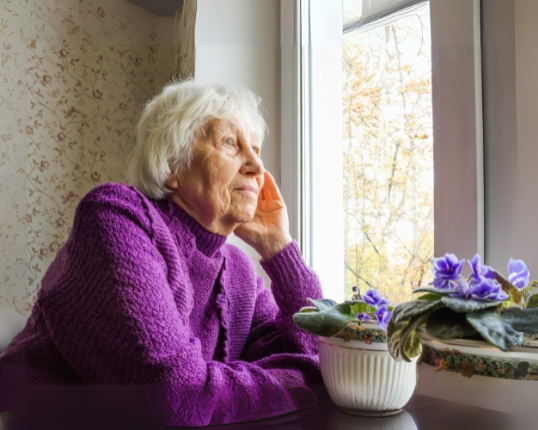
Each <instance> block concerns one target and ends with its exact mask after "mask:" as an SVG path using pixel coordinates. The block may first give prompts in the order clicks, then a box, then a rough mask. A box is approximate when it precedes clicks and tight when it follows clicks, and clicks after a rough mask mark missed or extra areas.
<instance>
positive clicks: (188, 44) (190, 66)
mask: <svg viewBox="0 0 538 430" xmlns="http://www.w3.org/2000/svg"><path fill="white" fill-rule="evenodd" d="M196 10H197V0H185V1H184V2H183V9H182V10H178V11H177V13H176V23H175V35H174V37H175V44H176V76H175V77H176V79H180V80H185V79H189V78H194V64H195V49H194V30H195V24H196Z"/></svg>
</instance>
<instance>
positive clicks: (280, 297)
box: [261, 241, 321, 313]
mask: <svg viewBox="0 0 538 430" xmlns="http://www.w3.org/2000/svg"><path fill="white" fill-rule="evenodd" d="M261 265H262V267H263V268H264V270H265V271H266V273H267V275H268V276H269V278H270V279H271V281H272V286H271V290H272V293H273V296H274V297H275V301H276V303H277V304H278V306H279V308H280V310H281V311H282V312H284V313H287V312H286V310H288V311H289V312H293V313H294V312H297V311H298V307H302V306H306V305H308V301H307V300H306V299H307V298H312V299H318V298H321V289H320V285H319V280H318V278H317V275H316V274H315V273H314V272H313V271H312V269H310V268H309V267H308V266H307V265H306V263H305V262H304V260H303V256H302V255H301V251H300V250H299V245H297V242H295V241H292V242H291V243H290V244H289V245H288V246H286V247H285V248H284V249H283V250H281V251H280V252H278V253H277V254H276V255H275V256H274V257H273V258H272V259H271V260H269V261H267V262H263V261H262V262H261Z"/></svg>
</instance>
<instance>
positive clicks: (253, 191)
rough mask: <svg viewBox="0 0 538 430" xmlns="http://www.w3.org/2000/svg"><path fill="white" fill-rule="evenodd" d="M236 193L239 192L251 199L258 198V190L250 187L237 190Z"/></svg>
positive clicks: (246, 186)
mask: <svg viewBox="0 0 538 430" xmlns="http://www.w3.org/2000/svg"><path fill="white" fill-rule="evenodd" d="M235 191H239V192H240V193H241V194H245V195H247V196H250V197H258V188H256V187H251V186H250V185H245V186H243V187H239V188H236V189H235Z"/></svg>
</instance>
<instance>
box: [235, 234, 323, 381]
mask: <svg viewBox="0 0 538 430" xmlns="http://www.w3.org/2000/svg"><path fill="white" fill-rule="evenodd" d="M261 264H262V267H263V268H264V269H265V271H266V272H267V274H268V275H269V278H270V279H271V291H272V295H273V296H274V299H273V297H271V293H270V292H269V291H268V290H267V288H265V287H264V285H263V279H262V278H258V288H257V289H258V291H257V299H256V306H255V309H254V316H253V320H252V327H251V331H250V333H249V337H248V339H247V344H246V347H245V350H244V352H243V358H244V359H245V360H247V361H254V360H258V359H261V358H262V357H268V356H270V355H272V354H275V353H287V354H302V355H310V356H315V355H316V354H317V353H318V341H317V338H316V336H314V335H311V334H309V333H307V332H305V331H303V330H301V329H300V328H299V327H297V325H296V324H295V323H294V322H293V314H294V313H296V312H298V311H299V309H301V308H302V307H303V306H308V305H310V303H309V302H308V300H307V298H312V299H319V298H321V297H322V292H321V285H320V282H319V279H318V277H317V275H316V274H315V272H314V271H313V270H311V269H310V268H309V267H308V266H307V265H306V264H305V262H304V261H303V257H302V255H301V251H300V250H299V247H298V245H297V243H296V242H295V241H294V242H292V243H290V244H289V245H288V246H287V247H286V248H284V249H283V250H282V251H280V252H279V253H278V254H276V255H275V256H274V257H273V258H272V259H271V260H270V261H268V262H262V263H261ZM315 358H316V359H317V357H315ZM303 367H304V366H303ZM307 367H308V366H307ZM313 373H314V374H315V373H316V372H313ZM318 373H319V372H318ZM311 377H314V378H315V379H316V377H315V375H311ZM307 379H310V377H307Z"/></svg>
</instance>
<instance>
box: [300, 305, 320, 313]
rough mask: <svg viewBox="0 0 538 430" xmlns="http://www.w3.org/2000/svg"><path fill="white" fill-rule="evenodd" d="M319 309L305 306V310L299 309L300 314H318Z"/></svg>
mask: <svg viewBox="0 0 538 430" xmlns="http://www.w3.org/2000/svg"><path fill="white" fill-rule="evenodd" d="M317 311H318V308H316V307H315V306H305V307H304V308H301V309H299V312H317Z"/></svg>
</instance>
